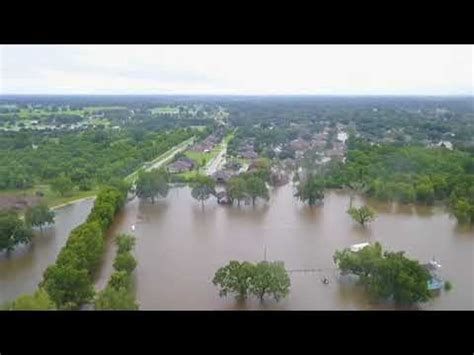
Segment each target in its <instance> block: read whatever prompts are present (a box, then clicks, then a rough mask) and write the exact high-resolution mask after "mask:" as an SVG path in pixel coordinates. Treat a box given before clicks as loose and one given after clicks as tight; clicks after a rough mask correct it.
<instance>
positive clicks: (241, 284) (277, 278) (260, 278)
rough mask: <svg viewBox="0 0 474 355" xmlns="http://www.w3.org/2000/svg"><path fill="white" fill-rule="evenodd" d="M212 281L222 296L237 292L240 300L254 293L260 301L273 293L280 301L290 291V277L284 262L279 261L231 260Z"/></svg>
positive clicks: (218, 271)
mask: <svg viewBox="0 0 474 355" xmlns="http://www.w3.org/2000/svg"><path fill="white" fill-rule="evenodd" d="M212 282H213V284H214V285H216V286H219V287H220V291H219V295H220V296H221V297H222V296H227V294H228V293H236V294H237V298H238V299H240V300H244V299H245V298H246V297H247V295H249V294H253V295H255V296H257V297H259V298H260V301H263V299H264V297H265V295H271V296H273V297H274V298H275V300H276V301H279V300H280V298H283V297H285V296H286V295H288V293H289V291H290V278H289V276H288V273H287V271H286V270H285V266H284V264H283V262H278V261H276V262H267V261H262V262H260V263H258V264H253V263H249V262H247V261H244V262H238V261H231V262H229V264H227V265H226V266H224V267H221V268H219V269H218V270H217V272H216V274H215V276H214V279H213V281H212Z"/></svg>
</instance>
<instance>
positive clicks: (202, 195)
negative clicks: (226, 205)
mask: <svg viewBox="0 0 474 355" xmlns="http://www.w3.org/2000/svg"><path fill="white" fill-rule="evenodd" d="M191 186H192V190H191V196H192V197H193V198H195V199H196V200H198V201H201V204H202V206H203V207H204V201H206V200H207V199H208V198H209V197H211V195H215V194H216V189H215V187H216V183H215V181H214V179H213V178H211V177H209V176H204V175H197V176H196V177H194V179H193V182H192V184H191Z"/></svg>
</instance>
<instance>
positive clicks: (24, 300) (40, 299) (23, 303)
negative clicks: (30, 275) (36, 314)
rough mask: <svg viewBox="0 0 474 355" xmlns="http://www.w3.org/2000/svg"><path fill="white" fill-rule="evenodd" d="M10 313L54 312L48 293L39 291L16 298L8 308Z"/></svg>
mask: <svg viewBox="0 0 474 355" xmlns="http://www.w3.org/2000/svg"><path fill="white" fill-rule="evenodd" d="M8 309H10V310H12V311H47V310H54V309H55V306H54V302H53V301H52V300H51V298H50V297H49V295H48V293H47V292H46V291H45V290H43V289H41V288H40V289H39V290H38V291H36V292H35V293H34V294H33V295H20V296H18V297H17V298H16V299H15V300H14V301H13V302H12V303H11V305H10V307H9V308H8Z"/></svg>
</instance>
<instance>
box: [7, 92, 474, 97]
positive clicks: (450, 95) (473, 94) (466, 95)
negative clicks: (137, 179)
mask: <svg viewBox="0 0 474 355" xmlns="http://www.w3.org/2000/svg"><path fill="white" fill-rule="evenodd" d="M4 96H222V97H226V96H227V97H228V96H241V97H262V96H263V97H268V96H280V97H281V96H283V97H285V96H290V97H291V96H293V97H295V96H297V97H301V96H306V97H473V98H474V93H472V94H224V93H213V94H186V93H173V94H171V93H161V94H125V93H123V94H118V93H110V94H102V93H101V94H98V93H90V94H86V93H70V94H66V93H65V94H60V93H41V94H39V93H21V94H20V93H0V97H4Z"/></svg>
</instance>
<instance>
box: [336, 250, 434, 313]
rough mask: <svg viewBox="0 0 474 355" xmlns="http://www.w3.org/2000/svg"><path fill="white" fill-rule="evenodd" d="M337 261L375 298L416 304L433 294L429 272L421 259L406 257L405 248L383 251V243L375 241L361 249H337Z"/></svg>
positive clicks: (338, 264)
mask: <svg viewBox="0 0 474 355" xmlns="http://www.w3.org/2000/svg"><path fill="white" fill-rule="evenodd" d="M334 262H335V263H336V264H337V266H338V268H339V269H340V270H341V271H343V272H349V273H352V274H354V275H357V276H359V282H360V283H361V284H362V285H364V286H365V287H366V288H367V290H368V292H369V294H370V295H371V296H372V297H373V298H374V299H385V300H389V299H393V300H394V301H395V302H396V303H398V304H413V303H417V302H425V301H427V300H428V299H429V298H430V297H431V294H430V292H429V290H428V281H429V280H430V278H431V275H430V273H429V272H428V270H426V269H425V268H424V267H423V266H422V265H420V264H419V262H418V261H415V260H410V259H408V258H407V257H405V256H404V252H388V251H385V252H384V253H382V247H381V245H380V244H379V243H375V244H374V245H369V246H366V247H365V248H363V249H362V250H360V251H358V252H352V251H351V250H350V249H344V250H342V251H336V253H335V254H334Z"/></svg>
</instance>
